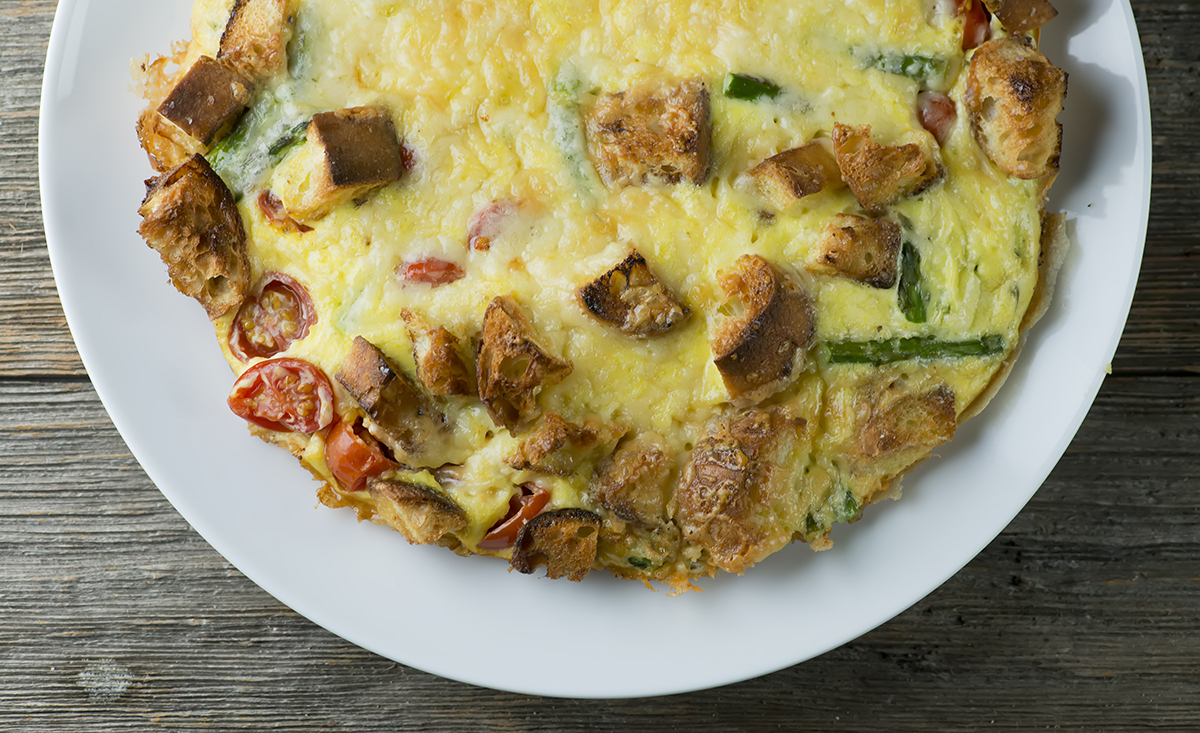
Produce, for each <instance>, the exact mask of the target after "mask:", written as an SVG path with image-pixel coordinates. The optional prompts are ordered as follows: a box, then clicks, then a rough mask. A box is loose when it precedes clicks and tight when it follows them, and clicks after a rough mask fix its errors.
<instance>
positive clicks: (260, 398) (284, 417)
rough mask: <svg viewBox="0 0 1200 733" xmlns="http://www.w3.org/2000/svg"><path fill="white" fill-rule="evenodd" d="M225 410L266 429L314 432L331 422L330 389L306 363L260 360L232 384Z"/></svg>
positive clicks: (310, 365)
mask: <svg viewBox="0 0 1200 733" xmlns="http://www.w3.org/2000/svg"><path fill="white" fill-rule="evenodd" d="M229 409H231V410H233V414H235V415H237V416H238V417H240V418H242V419H244V420H248V421H249V422H252V423H254V424H255V425H258V426H260V427H264V428H266V429H267V430H278V431H280V432H286V431H293V432H297V433H315V432H317V431H318V430H320V429H321V428H324V427H326V426H328V425H329V424H330V423H332V422H333V418H334V412H333V387H332V386H331V385H330V383H329V377H326V376H325V373H324V372H322V371H321V370H320V369H318V368H317V367H315V366H313V365H312V364H309V363H308V362H307V361H302V360H300V359H272V360H270V361H260V362H259V363H257V364H255V365H254V366H252V367H250V368H249V369H247V370H246V371H244V372H242V376H240V377H238V380H237V381H236V382H234V384H233V390H232V391H231V392H230V393H229Z"/></svg>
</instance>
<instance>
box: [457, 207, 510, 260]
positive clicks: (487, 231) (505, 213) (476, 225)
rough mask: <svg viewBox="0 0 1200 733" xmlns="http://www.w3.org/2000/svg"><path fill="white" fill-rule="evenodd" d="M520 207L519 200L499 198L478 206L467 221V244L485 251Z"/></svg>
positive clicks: (502, 231)
mask: <svg viewBox="0 0 1200 733" xmlns="http://www.w3.org/2000/svg"><path fill="white" fill-rule="evenodd" d="M520 207H521V202H520V201H517V200H513V199H500V200H498V201H493V202H491V203H490V204H488V205H486V206H484V207H482V208H480V209H479V210H478V211H476V212H475V213H474V214H472V215H471V220H470V221H468V222H467V245H469V246H470V247H471V249H473V250H475V251H477V252H486V251H487V250H488V249H490V248H491V246H492V242H494V241H496V239H498V238H499V237H500V235H501V234H503V233H504V230H505V229H506V228H507V227H508V224H509V220H510V219H511V218H512V216H513V215H514V214H516V213H517V211H518V209H520Z"/></svg>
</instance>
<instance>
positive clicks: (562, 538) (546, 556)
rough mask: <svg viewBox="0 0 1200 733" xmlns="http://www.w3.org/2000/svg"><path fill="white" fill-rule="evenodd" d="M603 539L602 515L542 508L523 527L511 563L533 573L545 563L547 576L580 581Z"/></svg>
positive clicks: (575, 510) (576, 510)
mask: <svg viewBox="0 0 1200 733" xmlns="http://www.w3.org/2000/svg"><path fill="white" fill-rule="evenodd" d="M599 539H600V517H598V516H596V515H595V514H592V513H591V512H589V511H585V510H583V509H558V510H555V511H549V512H542V513H541V514H539V515H537V516H536V517H534V518H533V519H531V520H529V521H528V522H526V523H525V526H524V527H522V528H521V531H520V533H519V534H518V535H517V543H516V545H515V546H514V547H513V553H512V559H511V560H509V564H510V565H511V566H512V568H513V570H516V571H517V572H518V573H524V574H525V575H531V574H532V573H533V571H534V570H536V569H537V568H538V566H540V565H542V564H543V563H544V564H545V565H546V577H547V578H555V579H556V578H561V577H563V576H566V577H567V578H569V579H571V580H574V581H580V580H583V579H584V577H586V576H587V574H588V572H590V571H591V569H592V564H593V563H595V561H596V544H597V542H598V540H599Z"/></svg>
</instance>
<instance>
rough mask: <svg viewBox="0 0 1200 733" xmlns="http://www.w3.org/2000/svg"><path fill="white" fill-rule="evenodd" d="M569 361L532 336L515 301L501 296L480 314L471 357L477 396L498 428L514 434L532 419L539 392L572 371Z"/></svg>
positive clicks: (536, 414)
mask: <svg viewBox="0 0 1200 733" xmlns="http://www.w3.org/2000/svg"><path fill="white" fill-rule="evenodd" d="M572 368H573V367H572V366H571V362H569V361H566V360H564V359H559V358H557V357H554V356H551V355H550V354H549V353H547V352H546V350H545V349H544V348H543V347H542V346H541V345H540V344H539V343H538V342H537V340H536V339H535V338H534V335H533V330H532V329H531V328H530V327H529V323H528V322H527V321H526V320H525V315H524V314H523V313H522V312H521V308H520V306H518V305H517V301H515V300H513V298H512V297H511V296H507V295H502V296H499V297H497V298H496V299H494V300H493V301H492V302H491V303H490V304H489V305H488V307H487V311H486V312H485V313H484V315H483V333H482V334H481V336H480V338H479V351H478V353H477V354H476V374H477V378H478V380H479V398H480V399H481V400H483V404H484V405H485V406H486V407H487V411H488V414H489V415H491V417H492V420H494V421H495V423H496V424H497V425H502V426H504V427H506V428H508V429H509V431H511V432H514V433H515V432H518V431H519V430H520V429H521V428H523V427H525V426H526V425H528V424H529V423H530V422H532V421H533V420H534V419H536V418H537V416H538V412H539V408H538V404H537V395H538V392H540V391H541V390H542V388H544V387H548V386H550V385H553V384H557V383H558V382H561V381H562V380H563V379H565V378H566V377H567V375H568V374H570V373H571V370H572Z"/></svg>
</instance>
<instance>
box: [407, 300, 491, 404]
mask: <svg viewBox="0 0 1200 733" xmlns="http://www.w3.org/2000/svg"><path fill="white" fill-rule="evenodd" d="M400 317H401V318H403V319H404V325H405V326H406V327H407V329H408V338H409V340H410V341H412V345H413V359H414V360H415V361H416V363H417V378H418V379H420V380H421V384H423V385H425V389H426V390H427V391H428V392H429V394H432V395H438V396H441V397H449V396H452V395H474V394H476V391H475V390H476V387H475V379H474V377H473V376H472V375H471V373H470V372H469V371H468V370H467V364H466V362H465V361H464V360H463V357H462V353H461V351H460V349H459V342H458V337H456V336H455V335H454V334H452V333H450V332H449V331H448V330H446V328H445V327H444V326H437V327H434V326H430V325H429V324H428V323H427V322H426V321H425V319H424V318H422V317H421V316H420V315H419V314H417V313H414V312H412V311H410V310H408V309H407V308H405V309H404V310H402V311H400Z"/></svg>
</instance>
